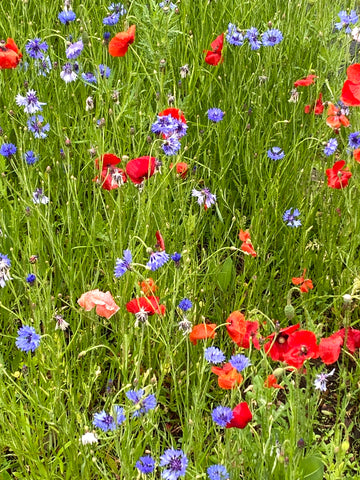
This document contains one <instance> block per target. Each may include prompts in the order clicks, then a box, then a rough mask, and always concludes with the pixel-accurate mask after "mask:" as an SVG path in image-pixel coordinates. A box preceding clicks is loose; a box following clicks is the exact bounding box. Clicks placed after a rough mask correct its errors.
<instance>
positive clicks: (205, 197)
mask: <svg viewBox="0 0 360 480" xmlns="http://www.w3.org/2000/svg"><path fill="white" fill-rule="evenodd" d="M191 194H192V196H193V197H196V198H197V202H198V204H199V205H203V204H205V205H204V207H205V210H207V209H208V208H209V207H211V205H214V203H215V202H216V195H213V194H212V193H211V192H210V190H209V189H208V188H206V187H204V188H203V189H202V190H200V191H199V190H195V188H194V189H193V190H192V192H191Z"/></svg>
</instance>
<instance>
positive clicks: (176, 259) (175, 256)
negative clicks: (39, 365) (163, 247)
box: [171, 252, 181, 267]
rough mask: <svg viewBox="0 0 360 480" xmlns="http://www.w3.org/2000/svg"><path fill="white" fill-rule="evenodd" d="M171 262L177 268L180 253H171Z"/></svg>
mask: <svg viewBox="0 0 360 480" xmlns="http://www.w3.org/2000/svg"><path fill="white" fill-rule="evenodd" d="M171 260H172V261H173V262H174V263H175V266H176V267H178V266H179V263H180V260H181V253H177V252H175V253H173V254H172V255H171Z"/></svg>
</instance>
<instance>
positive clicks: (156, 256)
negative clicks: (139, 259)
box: [146, 250, 170, 272]
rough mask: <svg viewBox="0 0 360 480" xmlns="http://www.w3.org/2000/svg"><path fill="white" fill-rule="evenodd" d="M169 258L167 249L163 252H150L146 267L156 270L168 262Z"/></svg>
mask: <svg viewBox="0 0 360 480" xmlns="http://www.w3.org/2000/svg"><path fill="white" fill-rule="evenodd" d="M169 259H170V256H169V255H168V254H167V253H166V252H165V250H163V251H162V252H152V253H151V254H150V260H149V261H148V263H147V264H146V268H147V269H148V270H151V271H153V272H155V270H157V269H158V268H160V267H162V266H163V265H165V263H166V262H168V261H169Z"/></svg>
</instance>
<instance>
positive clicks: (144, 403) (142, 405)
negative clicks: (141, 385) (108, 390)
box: [125, 389, 157, 417]
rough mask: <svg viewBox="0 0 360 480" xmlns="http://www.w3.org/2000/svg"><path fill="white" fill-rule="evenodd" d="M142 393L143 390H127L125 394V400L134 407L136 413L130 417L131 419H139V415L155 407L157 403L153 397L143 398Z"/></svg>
mask: <svg viewBox="0 0 360 480" xmlns="http://www.w3.org/2000/svg"><path fill="white" fill-rule="evenodd" d="M144 393H145V391H144V390H143V389H140V390H129V391H127V392H126V393H125V395H126V396H127V398H128V399H129V400H131V401H132V402H133V404H134V405H135V406H136V411H135V412H134V413H133V415H132V416H133V417H139V416H140V415H141V414H145V413H147V412H148V411H149V410H153V409H154V408H155V407H156V404H157V402H156V397H155V395H148V396H147V397H144Z"/></svg>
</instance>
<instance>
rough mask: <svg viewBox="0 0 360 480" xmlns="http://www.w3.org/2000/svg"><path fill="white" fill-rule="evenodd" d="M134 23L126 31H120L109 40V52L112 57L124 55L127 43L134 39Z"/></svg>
mask: <svg viewBox="0 0 360 480" xmlns="http://www.w3.org/2000/svg"><path fill="white" fill-rule="evenodd" d="M135 31H136V25H131V27H129V28H128V29H127V31H126V32H120V33H117V34H116V35H115V37H114V38H112V39H111V40H110V43H109V53H110V55H111V56H112V57H124V56H125V54H126V52H127V51H128V48H129V45H131V44H132V43H134V41H135Z"/></svg>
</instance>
